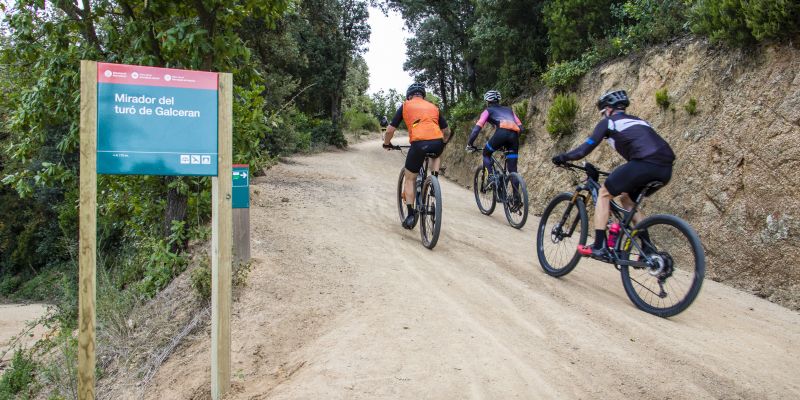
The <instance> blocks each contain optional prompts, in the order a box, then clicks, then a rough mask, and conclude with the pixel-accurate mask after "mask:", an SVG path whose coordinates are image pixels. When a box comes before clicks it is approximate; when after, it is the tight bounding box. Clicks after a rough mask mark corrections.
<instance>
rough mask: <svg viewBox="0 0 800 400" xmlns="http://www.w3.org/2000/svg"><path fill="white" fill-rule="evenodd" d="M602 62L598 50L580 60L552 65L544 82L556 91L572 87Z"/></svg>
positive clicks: (543, 75) (543, 76)
mask: <svg viewBox="0 0 800 400" xmlns="http://www.w3.org/2000/svg"><path fill="white" fill-rule="evenodd" d="M600 61H602V59H601V57H600V55H599V54H598V52H597V50H592V51H589V52H586V53H585V54H584V55H583V56H581V58H580V59H577V60H573V61H565V62H562V63H557V64H553V65H551V66H550V68H548V69H547V71H546V72H545V73H544V74H542V81H543V82H544V84H545V85H547V86H549V87H551V88H554V89H564V88H567V87H571V86H573V85H574V84H575V83H577V82H578V80H579V79H580V78H581V77H582V76H583V75H584V74H586V73H587V72H589V70H591V69H592V67H594V66H595V65H596V64H597V63H599V62H600Z"/></svg>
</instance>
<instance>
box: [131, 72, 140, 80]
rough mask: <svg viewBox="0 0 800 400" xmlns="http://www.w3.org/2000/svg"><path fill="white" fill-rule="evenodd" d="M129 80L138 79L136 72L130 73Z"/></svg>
mask: <svg viewBox="0 0 800 400" xmlns="http://www.w3.org/2000/svg"><path fill="white" fill-rule="evenodd" d="M131 78H133V79H139V73H138V72H134V73H132V74H131Z"/></svg>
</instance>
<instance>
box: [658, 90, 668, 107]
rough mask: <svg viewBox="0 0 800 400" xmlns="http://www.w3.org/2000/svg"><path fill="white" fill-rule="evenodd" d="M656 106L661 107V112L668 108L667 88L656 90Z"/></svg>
mask: <svg viewBox="0 0 800 400" xmlns="http://www.w3.org/2000/svg"><path fill="white" fill-rule="evenodd" d="M656 104H658V106H659V107H661V109H662V110H666V109H668V108H669V104H670V101H669V92H667V88H665V87H664V88H661V89H659V90H656Z"/></svg>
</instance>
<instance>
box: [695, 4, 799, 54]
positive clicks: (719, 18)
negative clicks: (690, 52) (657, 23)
mask: <svg viewBox="0 0 800 400" xmlns="http://www.w3.org/2000/svg"><path fill="white" fill-rule="evenodd" d="M691 3H692V4H691V8H690V10H689V23H690V25H691V28H692V31H694V32H695V33H702V34H705V35H708V37H709V38H710V39H711V40H712V41H724V42H727V43H731V44H737V45H741V44H746V43H751V42H754V41H756V40H768V39H791V38H793V37H796V36H797V35H798V33H800V4H798V3H797V1H796V0H749V1H741V0H693V1H692V2H691Z"/></svg>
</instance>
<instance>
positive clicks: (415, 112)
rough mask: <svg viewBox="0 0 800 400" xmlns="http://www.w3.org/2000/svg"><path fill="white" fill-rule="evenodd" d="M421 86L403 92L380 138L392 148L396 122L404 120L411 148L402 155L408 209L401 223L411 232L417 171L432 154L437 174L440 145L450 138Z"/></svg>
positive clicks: (413, 85)
mask: <svg viewBox="0 0 800 400" xmlns="http://www.w3.org/2000/svg"><path fill="white" fill-rule="evenodd" d="M425 95H426V92H425V85H423V84H421V83H413V84H411V86H409V87H408V90H406V101H405V102H403V105H401V106H400V108H398V109H397V112H396V113H395V115H394V118H392V121H391V122H390V123H389V126H388V127H387V128H386V133H385V134H384V137H383V147H384V148H385V149H387V150H391V148H392V143H391V141H392V137H393V136H394V132H395V130H396V129H397V127H398V126H399V125H400V121H405V123H406V127H407V128H408V140H409V142H410V143H411V147H410V148H409V149H408V155H407V156H406V165H405V167H406V172H405V175H406V176H405V184H404V186H403V199H404V200H405V202H406V207H407V208H408V216H407V217H406V220H405V221H403V227H404V228H406V229H411V228H412V224H413V223H414V213H415V212H416V210H415V209H414V184H415V182H416V179H417V174H418V173H419V169H420V168H422V163H423V162H424V161H425V157H426V155H427V154H435V157H433V160H432V162H431V171H432V173H433V174H434V175H438V174H439V166H440V165H441V160H440V159H439V156H440V155H441V154H442V152H443V151H444V146H445V144H446V143H447V141H448V140H449V139H450V128H448V127H447V121H445V120H444V117H442V114H441V113H440V112H439V107H437V106H436V105H435V104H433V103H431V102H429V101H427V100H425Z"/></svg>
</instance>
